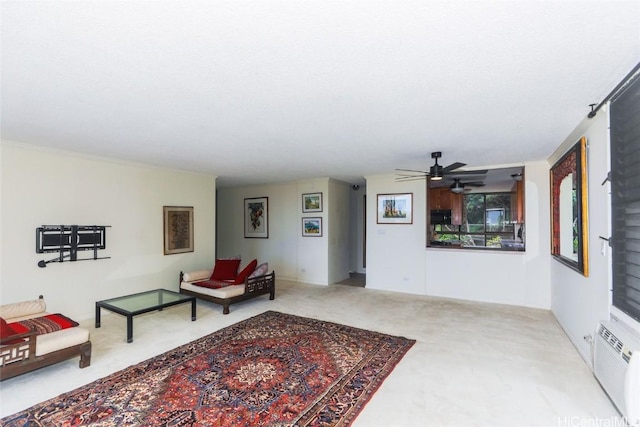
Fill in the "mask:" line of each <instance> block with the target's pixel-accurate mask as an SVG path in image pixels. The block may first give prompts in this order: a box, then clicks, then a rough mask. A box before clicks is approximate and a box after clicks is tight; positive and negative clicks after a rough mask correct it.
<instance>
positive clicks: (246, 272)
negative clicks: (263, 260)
mask: <svg viewBox="0 0 640 427" xmlns="http://www.w3.org/2000/svg"><path fill="white" fill-rule="evenodd" d="M257 266H258V260H257V259H254V260H253V261H251V262H250V263H249V264H247V266H246V267H245V268H243V269H242V271H241V272H240V273H239V274H238V277H236V280H234V281H233V284H234V285H239V284H241V283H244V281H245V280H246V279H247V277H249V275H250V274H251V273H253V270H255V269H256V267H257Z"/></svg>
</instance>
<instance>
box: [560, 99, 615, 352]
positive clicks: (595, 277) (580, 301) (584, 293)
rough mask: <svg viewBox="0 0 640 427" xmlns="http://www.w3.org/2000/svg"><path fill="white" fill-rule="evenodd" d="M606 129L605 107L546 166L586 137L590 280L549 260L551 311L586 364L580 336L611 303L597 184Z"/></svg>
mask: <svg viewBox="0 0 640 427" xmlns="http://www.w3.org/2000/svg"><path fill="white" fill-rule="evenodd" d="M608 127H609V122H608V109H601V110H600V112H599V113H598V115H597V116H596V117H594V118H593V119H585V120H583V122H582V123H580V124H579V125H578V126H577V127H576V129H575V130H574V131H573V132H572V133H571V135H569V137H567V139H566V140H565V141H564V142H563V143H562V145H561V146H560V148H559V149H558V150H557V151H556V153H554V155H553V156H552V157H551V158H550V163H551V164H553V163H555V162H556V161H557V160H558V159H559V158H560V157H561V156H562V154H563V153H564V152H566V151H567V150H568V149H569V148H571V146H573V144H575V143H576V142H577V141H578V140H579V139H580V137H582V136H585V137H586V138H587V145H588V149H587V186H588V212H589V215H588V217H589V250H588V259H589V277H584V276H583V275H582V274H580V273H578V272H576V271H575V270H573V269H571V268H569V267H567V266H565V265H564V264H561V263H560V262H558V261H555V260H553V261H552V263H551V289H552V301H551V309H552V311H553V313H554V314H555V316H556V318H557V319H558V321H559V322H560V324H561V325H562V327H563V328H564V330H565V332H566V333H567V335H568V336H569V338H570V339H571V341H572V342H573V344H574V345H575V346H576V348H577V349H578V351H579V353H580V354H581V355H582V357H583V358H584V359H585V361H586V362H587V363H589V364H591V353H590V345H589V343H587V342H586V341H585V340H584V339H583V337H584V336H585V335H593V333H594V331H595V328H596V324H597V322H598V321H599V320H602V319H608V318H609V306H610V302H611V296H610V289H611V284H610V283H611V274H610V266H611V254H610V251H609V248H608V247H607V246H606V245H604V247H603V245H602V243H603V241H602V240H600V238H599V237H598V236H604V237H608V236H609V233H610V223H611V220H610V206H611V199H610V195H609V191H610V187H609V184H608V183H607V184H605V185H601V183H602V181H604V179H605V178H606V176H607V172H608V171H609V148H608V147H609V129H608ZM603 249H604V253H603V252H602V250H603Z"/></svg>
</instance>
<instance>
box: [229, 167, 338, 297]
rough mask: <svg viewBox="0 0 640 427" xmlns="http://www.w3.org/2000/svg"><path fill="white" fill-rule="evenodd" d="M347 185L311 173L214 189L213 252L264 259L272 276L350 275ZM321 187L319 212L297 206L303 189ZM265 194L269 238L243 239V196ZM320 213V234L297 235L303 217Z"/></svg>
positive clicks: (325, 278) (324, 280)
mask: <svg viewBox="0 0 640 427" xmlns="http://www.w3.org/2000/svg"><path fill="white" fill-rule="evenodd" d="M348 192H349V185H348V184H347V183H344V182H341V181H337V180H333V179H329V178H315V179H309V180H300V181H295V182H289V183H282V184H271V185H258V186H245V187H237V188H221V189H219V190H218V233H217V235H218V242H217V245H218V255H219V256H233V255H238V254H240V255H241V256H242V258H243V259H245V258H248V257H251V258H258V261H267V262H269V265H270V268H271V269H273V270H275V272H276V277H279V278H283V279H287V280H293V281H299V282H304V283H311V284H317V285H328V284H329V283H334V282H336V281H339V280H342V279H345V278H347V277H349V230H348V227H349V193H348ZM306 193H322V200H323V209H322V212H309V213H303V212H302V195H303V194H306ZM248 197H268V198H269V238H268V239H245V238H244V230H243V224H244V222H243V221H244V220H243V215H244V212H243V208H244V198H248ZM303 217H321V218H322V228H323V234H322V236H321V237H304V236H302V218H303Z"/></svg>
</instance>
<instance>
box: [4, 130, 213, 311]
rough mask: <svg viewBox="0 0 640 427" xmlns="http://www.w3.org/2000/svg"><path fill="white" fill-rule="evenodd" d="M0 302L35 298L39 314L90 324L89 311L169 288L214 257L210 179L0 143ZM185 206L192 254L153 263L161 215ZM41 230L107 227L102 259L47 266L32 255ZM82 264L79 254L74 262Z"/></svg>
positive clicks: (159, 246)
mask: <svg viewBox="0 0 640 427" xmlns="http://www.w3.org/2000/svg"><path fill="white" fill-rule="evenodd" d="M0 152H1V153H2V154H1V156H0V161H1V163H0V165H1V169H0V178H1V190H2V191H1V200H2V205H1V215H0V229H1V230H2V239H1V240H0V251H1V252H0V254H1V255H0V300H1V303H2V304H6V303H10V302H16V301H21V300H25V299H34V298H37V297H38V295H40V294H42V295H44V296H45V299H46V301H47V305H48V309H49V310H50V311H54V312H63V313H66V314H67V315H69V316H70V317H72V318H75V319H76V320H84V319H88V318H92V317H93V316H94V312H95V302H96V301H98V300H101V299H105V298H111V297H116V296H119V295H124V294H128V293H132V292H138V291H144V290H150V289H156V288H167V289H173V290H177V289H178V274H179V272H180V270H190V269H194V268H195V267H199V266H201V265H203V264H205V265H211V261H210V260H213V259H214V257H215V252H214V247H215V246H214V244H215V229H214V224H215V191H216V189H215V180H216V178H215V177H214V176H210V175H202V174H195V173H189V172H182V171H177V170H168V169H161V168H154V167H150V166H144V165H140V164H133V163H124V162H117V161H112V160H108V159H104V158H97V157H90V156H82V155H79V154H74V153H69V152H62V151H54V150H47V149H43V148H37V147H34V146H29V145H25V144H18V143H14V142H8V141H2V142H0ZM165 205H171V206H193V207H194V228H195V236H194V242H195V250H194V252H191V253H185V254H176V255H167V256H165V255H163V219H162V215H163V214H162V207H163V206H165ZM44 224H65V225H74V224H75V225H94V224H95V225H110V226H111V228H108V229H107V235H106V246H107V249H106V250H104V251H100V256H109V257H111V258H110V259H105V260H97V261H93V260H91V261H82V262H80V261H76V262H63V263H50V264H49V265H48V266H47V267H46V268H39V267H38V266H37V263H38V261H39V260H42V259H45V260H47V259H51V258H55V257H56V254H37V253H36V251H35V246H36V245H35V234H36V228H37V227H39V226H41V225H44ZM85 257H91V255H90V254H88V253H79V255H78V258H85Z"/></svg>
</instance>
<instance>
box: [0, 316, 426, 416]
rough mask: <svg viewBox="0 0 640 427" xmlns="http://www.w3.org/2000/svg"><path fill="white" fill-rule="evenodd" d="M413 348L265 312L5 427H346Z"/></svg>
mask: <svg viewBox="0 0 640 427" xmlns="http://www.w3.org/2000/svg"><path fill="white" fill-rule="evenodd" d="M414 343H415V341H414V340H409V339H406V338H402V337H395V336H391V335H386V334H381V333H378V332H372V331H367V330H364V329H358V328H353V327H350V326H345V325H340V324H337V323H330V322H324V321H320V320H315V319H310V318H306V317H299V316H294V315H290V314H283V313H279V312H275V311H267V312H265V313H263V314H260V315H258V316H254V317H252V318H249V319H246V320H243V321H241V322H238V323H236V324H234V325H231V326H228V327H226V328H223V329H221V330H219V331H216V332H214V333H212V334H210V335H207V336H205V337H203V338H200V339H198V340H195V341H192V342H191V343H188V344H185V345H183V346H180V347H178V348H175V349H173V350H171V351H168V352H166V353H163V354H161V355H159V356H156V357H153V358H151V359H148V360H146V361H144V362H141V363H139V364H137V365H134V366H131V367H129V368H126V369H124V370H121V371H119V372H116V373H114V374H112V375H109V376H107V377H105V378H103V379H100V380H97V381H94V382H93V383H90V384H87V385H85V386H83V387H80V388H78V389H76V390H73V391H71V392H69V393H65V394H63V395H60V396H58V397H56V398H54V399H51V400H49V401H46V402H43V403H41V404H38V405H35V406H33V407H31V408H28V409H26V410H24V411H22V412H19V413H17V414H14V415H11V416H8V417H5V418H3V419H2V420H0V425H3V426H25V425H43V426H48V425H50V426H61V425H68V426H83V425H100V426H116V425H118V426H120V425H126V426H134V425H144V426H195V425H197V426H214V425H215V426H261V425H270V426H287V425H295V426H319V425H322V426H348V425H350V424H351V423H352V422H353V420H354V419H355V417H356V416H357V415H358V413H359V412H360V410H361V409H362V408H363V407H364V405H365V404H366V403H367V402H368V400H369V399H370V398H371V396H372V395H373V394H374V393H375V391H376V390H377V389H378V387H379V386H380V384H382V382H383V381H384V379H385V378H386V377H387V376H388V375H389V374H390V373H391V371H392V370H393V368H394V367H395V366H396V364H397V363H398V362H399V361H400V360H401V359H402V357H403V356H404V355H405V353H406V352H407V351H408V350H409V349H410V348H411V346H412V345H413V344H414Z"/></svg>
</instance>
